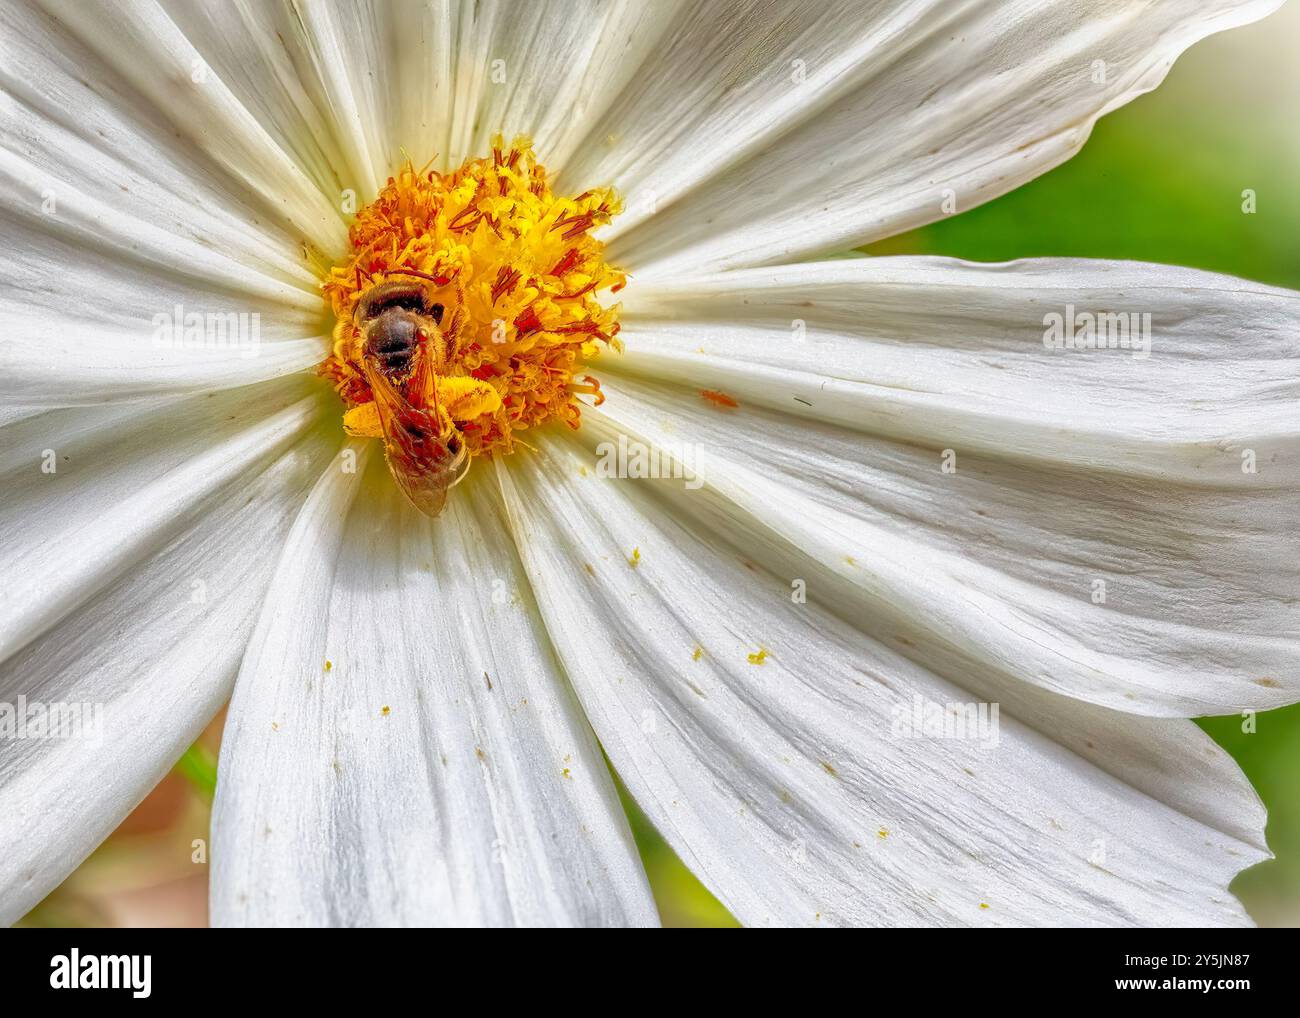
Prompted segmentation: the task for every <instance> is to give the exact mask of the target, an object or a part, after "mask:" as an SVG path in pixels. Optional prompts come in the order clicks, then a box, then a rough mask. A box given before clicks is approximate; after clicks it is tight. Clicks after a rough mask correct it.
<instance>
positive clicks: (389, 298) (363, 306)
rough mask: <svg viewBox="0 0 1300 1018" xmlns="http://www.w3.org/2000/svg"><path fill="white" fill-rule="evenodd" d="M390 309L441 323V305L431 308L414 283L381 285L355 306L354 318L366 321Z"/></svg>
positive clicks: (426, 298) (422, 290) (421, 288)
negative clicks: (430, 316)
mask: <svg viewBox="0 0 1300 1018" xmlns="http://www.w3.org/2000/svg"><path fill="white" fill-rule="evenodd" d="M390 308H401V309H402V310H404V311H414V312H415V313H416V314H422V315H432V317H433V320H434V321H435V322H441V321H442V305H440V304H434V305H432V307H431V306H430V304H429V297H428V294H426V293H425V292H424V288H423V287H421V286H419V285H418V284H415V283H397V282H388V283H381V284H380V285H379V286H377V287H375V288H374V289H373V290H371V291H370V292H369V293H367V294H366V295H365V297H363V298H362V299H361V303H360V304H358V305H357V311H356V318H357V320H358V321H362V322H364V321H368V320H369V319H371V318H377V317H378V316H379V315H380V314H382V313H383V312H384V311H387V310H388V309H390Z"/></svg>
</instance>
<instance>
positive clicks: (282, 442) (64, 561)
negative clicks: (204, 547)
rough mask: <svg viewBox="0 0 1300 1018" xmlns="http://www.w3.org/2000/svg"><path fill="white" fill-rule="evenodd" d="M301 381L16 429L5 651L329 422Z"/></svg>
mask: <svg viewBox="0 0 1300 1018" xmlns="http://www.w3.org/2000/svg"><path fill="white" fill-rule="evenodd" d="M322 388H323V387H322V386H321V385H319V384H318V383H308V382H307V381H306V380H299V379H293V380H288V381H284V382H276V383H271V384H268V385H264V386H251V387H248V388H245V389H241V390H235V391H233V392H227V393H219V394H213V395H210V396H207V397H195V398H192V399H188V400H184V401H180V402H171V403H166V404H154V405H141V406H128V407H113V408H107V409H95V410H85V409H77V410H64V411H55V412H52V413H48V414H42V415H39V416H36V417H30V418H27V419H26V420H23V421H19V422H18V423H16V424H11V425H10V426H9V427H7V428H5V429H4V439H5V444H4V452H3V456H2V457H0V476H3V483H4V491H5V499H4V506H3V509H2V510H0V522H2V523H3V528H4V533H5V543H4V547H3V550H0V569H2V571H3V573H4V575H5V576H6V581H5V583H4V584H3V585H0V657H3V656H5V655H7V654H9V653H12V652H13V651H14V650H16V649H17V648H19V647H21V646H23V645H24V644H26V643H28V642H30V641H31V640H33V639H35V638H36V637H37V636H39V635H41V634H42V633H43V632H45V631H46V630H47V629H48V628H49V627H50V626H52V625H53V624H54V623H56V622H58V621H59V620H60V619H61V618H63V617H64V616H65V615H67V614H68V613H69V612H70V611H72V610H73V609H75V608H76V607H78V606H79V605H81V604H83V603H85V602H86V601H87V600H88V599H90V598H91V597H93V596H95V595H96V594H97V593H98V592H99V591H100V590H101V589H103V588H104V587H106V586H107V585H108V584H110V583H112V582H113V581H115V580H116V579H118V578H119V577H120V576H123V575H125V574H126V573H127V572H129V571H130V570H131V569H132V568H136V567H138V566H139V564H140V563H141V562H144V561H147V560H148V558H149V557H150V556H152V555H154V554H156V553H157V552H158V551H159V550H161V549H162V548H164V547H166V546H167V544H168V543H169V542H171V541H172V540H174V539H175V538H176V536H177V535H178V534H181V533H183V532H184V531H186V530H187V529H189V528H190V527H192V526H194V525H195V523H196V521H197V519H198V517H199V516H200V515H201V514H202V513H203V512H205V511H206V508H205V507H206V505H207V503H208V502H209V500H210V499H212V498H214V497H216V495H217V494H218V493H219V492H221V491H223V490H225V489H226V488H227V487H228V486H229V485H231V484H238V483H240V479H241V478H244V477H247V476H250V472H252V473H254V474H255V473H256V472H258V471H260V470H261V469H264V468H265V466H266V464H268V463H269V462H271V461H273V460H274V459H276V458H277V457H279V456H280V455H281V454H282V453H283V452H284V450H286V449H287V448H289V447H290V446H291V445H293V444H294V443H295V442H296V441H297V440H298V439H299V438H300V437H301V436H302V435H303V434H304V432H306V431H307V430H308V429H309V428H311V427H312V426H313V425H314V424H315V423H316V422H317V421H318V420H319V419H320V416H319V415H320V412H321V405H322V399H321V397H322V392H321V389H322Z"/></svg>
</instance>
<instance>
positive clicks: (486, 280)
mask: <svg viewBox="0 0 1300 1018" xmlns="http://www.w3.org/2000/svg"><path fill="white" fill-rule="evenodd" d="M621 210H622V206H621V203H620V200H619V198H618V197H617V196H616V195H615V194H614V192H613V191H612V190H611V189H609V188H596V189H593V190H590V191H584V192H583V193H582V194H579V195H575V196H572V197H565V196H556V195H555V194H553V193H552V191H551V188H550V184H549V183H548V181H547V177H546V171H545V169H544V168H543V167H542V166H540V165H539V164H538V163H537V160H536V158H535V157H534V155H533V151H532V144H531V142H530V141H529V140H528V139H527V138H522V137H521V138H517V139H516V140H515V141H514V143H513V144H512V145H511V147H510V148H508V149H506V148H504V146H503V144H502V139H501V137H500V136H498V137H496V138H494V139H493V150H492V154H491V155H490V156H488V157H486V158H483V159H474V160H470V161H468V162H466V163H465V164H464V165H463V166H462V167H461V168H460V169H458V170H456V171H455V172H453V173H448V174H441V173H437V172H434V171H429V170H416V169H415V167H414V165H413V164H412V163H411V162H410V161H408V162H407V163H406V165H404V166H403V167H402V168H401V170H400V171H399V172H398V173H397V175H396V176H394V177H390V178H389V180H388V183H387V184H386V185H385V186H384V188H383V189H382V190H381V191H380V193H379V195H378V197H377V198H376V199H375V200H374V201H373V202H371V203H370V204H369V205H367V206H366V207H365V208H363V209H362V210H361V211H360V212H358V213H357V217H356V221H355V222H354V223H353V225H352V228H351V230H350V231H349V238H350V241H351V249H350V251H349V254H348V256H347V257H346V258H345V259H344V260H343V261H342V262H340V263H339V264H338V265H336V266H335V267H334V268H333V269H331V270H330V273H329V277H328V279H327V280H326V282H325V284H324V290H325V294H326V296H327V297H328V298H329V300H330V302H331V304H332V305H333V309H334V314H335V316H336V318H337V320H338V324H337V325H336V327H335V331H334V349H333V352H332V354H331V355H330V356H329V358H327V359H326V361H325V362H324V363H323V364H322V365H321V368H320V371H321V374H322V375H324V376H325V377H327V378H329V379H330V380H331V381H332V382H333V383H334V385H335V388H336V389H337V391H338V393H339V395H340V397H341V398H342V399H343V402H344V404H345V405H346V407H347V410H346V412H345V414H344V427H345V428H346V430H347V431H348V433H349V434H352V435H357V436H362V437H372V438H373V437H380V436H381V435H382V430H381V427H380V419H379V415H378V413H377V412H376V410H375V408H374V400H375V398H376V397H375V393H374V392H373V391H372V389H371V385H370V382H369V381H368V380H367V374H366V371H365V369H364V366H363V362H362V357H363V353H364V349H363V345H362V344H363V341H364V336H363V333H362V330H361V329H359V328H358V327H357V326H356V324H355V323H354V321H353V313H354V311H356V309H357V305H358V303H359V302H360V301H361V299H362V297H363V296H364V295H365V294H366V293H368V292H369V291H370V290H371V289H372V288H374V287H375V286H377V285H379V284H381V283H385V282H400V283H412V282H415V283H419V282H420V281H421V280H427V281H428V283H429V285H430V288H431V290H434V291H436V292H437V294H438V296H437V299H438V301H439V302H440V303H445V306H444V308H443V310H442V319H441V328H442V331H444V332H449V331H450V330H451V328H452V326H453V323H458V325H459V333H458V336H457V340H456V342H455V344H454V346H455V352H454V354H453V355H451V356H450V357H449V358H447V361H446V363H445V364H442V363H440V364H439V372H438V374H437V375H436V377H434V378H433V379H432V381H431V383H429V384H428V386H427V387H426V388H425V389H424V390H423V392H425V393H426V394H427V401H428V402H429V404H430V405H431V406H436V407H437V414H438V416H439V418H440V419H442V420H444V421H450V422H451V425H453V426H454V427H455V428H456V430H457V431H458V432H459V433H460V436H461V439H462V440H463V442H464V444H465V447H466V448H467V449H468V450H469V452H470V454H471V455H481V454H488V455H490V454H492V453H496V452H510V451H511V450H512V449H513V447H514V443H515V441H516V438H515V435H516V433H517V432H520V431H523V430H525V429H528V428H535V427H538V426H539V425H542V424H546V423H548V422H550V421H554V420H562V421H564V422H565V423H566V424H568V425H569V426H570V427H574V428H576V427H578V424H579V419H580V416H581V410H580V408H579V404H578V401H577V396H578V395H581V394H587V395H590V396H592V397H593V398H594V399H595V401H596V402H599V401H600V400H601V399H602V397H601V395H600V387H599V384H598V383H597V382H596V380H595V379H594V378H592V377H591V376H590V375H585V374H583V373H582V372H583V368H584V366H585V364H586V363H587V362H588V361H590V360H591V359H592V358H593V357H594V356H595V355H596V354H597V353H598V352H599V350H600V349H602V348H603V347H604V346H607V345H611V344H613V345H617V340H616V339H615V337H616V336H617V334H618V321H617V316H618V310H619V309H618V306H617V305H615V306H613V307H609V308H606V307H602V306H601V305H600V303H599V302H598V301H597V300H596V293H597V292H598V291H602V290H608V291H610V292H617V291H618V290H620V289H622V287H623V285H624V284H625V283H626V281H627V280H626V277H625V276H624V274H623V273H621V272H619V271H617V270H616V269H612V268H610V267H609V266H608V265H607V264H606V263H605V260H604V245H603V244H601V242H600V241H597V240H595V239H593V238H592V237H591V235H590V231H591V230H592V229H593V228H595V227H598V226H601V225H603V224H605V223H608V222H609V221H610V219H611V218H612V217H613V216H614V215H616V214H617V213H618V212H620V211H621ZM421 341H422V342H425V341H427V340H425V339H424V338H423V336H422V340H421ZM575 376H577V380H576V381H575Z"/></svg>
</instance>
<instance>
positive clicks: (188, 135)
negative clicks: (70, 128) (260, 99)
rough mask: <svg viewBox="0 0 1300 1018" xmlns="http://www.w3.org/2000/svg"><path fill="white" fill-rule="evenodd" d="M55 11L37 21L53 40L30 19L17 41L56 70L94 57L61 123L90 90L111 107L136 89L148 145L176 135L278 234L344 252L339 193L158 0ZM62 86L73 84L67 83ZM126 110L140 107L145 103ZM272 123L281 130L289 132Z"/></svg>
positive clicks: (60, 106)
mask: <svg viewBox="0 0 1300 1018" xmlns="http://www.w3.org/2000/svg"><path fill="white" fill-rule="evenodd" d="M49 6H50V8H51V10H52V11H54V12H55V16H56V18H57V20H51V18H49V17H48V16H45V15H41V16H39V20H40V21H41V22H42V23H43V24H44V26H45V28H44V31H45V33H47V34H45V35H43V37H41V38H39V39H32V38H31V32H30V31H29V30H28V29H27V25H28V24H29V22H30V19H28V18H26V17H24V31H23V32H22V34H21V35H18V36H17V38H16V43H17V45H18V46H19V47H31V48H33V49H36V50H39V51H41V52H53V53H55V54H59V55H60V56H59V57H56V58H55V59H54V60H52V64H54V65H55V66H58V62H59V60H60V59H62V60H67V59H69V58H71V59H73V60H86V62H87V64H88V66H87V68H86V69H85V70H84V71H83V72H82V76H83V79H84V80H85V81H86V83H87V86H88V87H86V86H83V88H81V89H72V90H71V94H63V95H58V94H57V92H56V93H55V99H54V102H53V105H54V106H55V108H56V109H57V110H58V111H59V115H60V116H61V117H62V118H63V119H67V118H68V117H69V115H70V113H71V111H72V110H73V109H75V106H74V103H75V102H77V101H78V100H79V99H80V97H81V96H83V95H84V94H85V92H87V91H88V92H92V93H93V92H96V91H98V92H100V93H106V94H108V95H109V96H112V97H113V99H112V100H110V104H113V105H120V104H119V103H118V102H117V99H116V97H117V96H119V95H122V94H124V93H126V94H130V93H132V92H134V93H135V94H136V95H137V96H139V97H142V98H143V99H144V101H145V102H146V103H147V104H148V106H147V110H148V113H147V114H144V116H146V117H147V121H149V122H151V123H152V129H151V130H150V131H149V132H148V133H141V135H140V138H141V141H142V142H144V143H146V144H148V143H149V142H151V141H153V140H154V139H155V138H157V137H160V136H161V135H162V133H163V132H172V133H175V134H176V135H178V136H179V137H180V138H181V139H183V142H184V144H185V145H187V146H192V150H196V151H197V153H199V154H201V156H202V158H204V159H206V160H208V161H209V162H210V163H211V164H212V165H213V166H215V167H216V168H217V169H219V170H220V172H221V174H222V175H223V176H225V178H226V179H227V181H228V182H229V188H230V189H231V190H233V191H234V192H235V193H236V194H238V195H239V196H240V197H241V198H242V199H243V200H244V201H245V202H246V203H252V204H253V205H254V206H255V207H258V208H259V209H260V210H261V214H262V215H263V216H265V217H267V218H268V219H269V220H270V223H271V224H272V228H274V229H275V230H277V231H281V232H282V233H289V234H291V235H293V237H294V239H295V242H294V244H293V247H294V248H295V249H296V248H297V247H298V246H299V243H298V241H300V240H301V239H305V240H306V241H307V242H308V243H309V244H311V245H312V246H314V247H315V248H317V249H318V250H319V251H322V252H325V253H327V254H330V255H333V254H336V253H337V252H339V251H340V250H342V248H343V245H344V244H345V242H346V230H345V227H344V223H343V217H342V210H341V208H340V206H339V204H338V199H337V197H336V195H335V194H330V193H327V192H326V191H324V190H322V184H323V183H324V182H322V181H320V180H313V179H312V177H311V176H310V175H309V173H308V172H307V171H305V170H304V169H303V167H302V166H301V165H299V163H298V161H297V160H296V158H295V157H294V155H293V154H292V153H293V151H294V145H292V144H289V143H287V142H282V141H281V139H280V138H278V137H276V136H274V135H273V134H272V133H271V131H270V130H268V125H263V124H262V123H260V122H259V121H258V119H257V117H256V116H255V115H254V114H253V113H252V112H250V110H249V109H248V108H247V107H246V106H245V105H244V104H243V103H241V101H240V98H239V96H238V95H237V94H236V93H235V91H234V90H232V88H231V87H230V86H229V85H227V84H226V82H225V81H223V80H222V78H221V77H220V76H219V75H218V74H217V73H216V71H215V70H214V69H213V68H212V67H211V66H209V64H208V62H207V61H206V60H205V58H204V54H203V53H202V52H200V51H199V50H198V49H196V47H195V45H194V43H193V42H191V41H190V40H189V39H188V38H186V36H185V34H184V33H183V32H182V31H181V29H180V28H179V27H178V26H177V24H176V22H174V21H173V20H172V19H171V18H170V17H169V16H168V15H167V13H166V12H165V11H164V10H163V9H162V8H161V7H159V6H158V5H157V4H156V3H154V2H152V0H133V2H127V3H122V4H114V5H112V6H111V7H109V6H99V5H95V4H82V3H77V2H75V0H71V2H67V0H50V2H49ZM267 41H269V40H267ZM242 52H243V53H244V54H245V55H246V57H247V59H249V60H260V59H261V57H260V56H258V55H257V53H258V50H257V48H256V47H255V46H254V45H253V44H252V42H251V40H247V39H246V40H244V47H243V50H242ZM56 84H57V86H58V88H59V89H63V88H64V87H65V86H64V84H63V82H62V78H59V79H58V80H57V82H56ZM87 101H90V100H87ZM128 108H129V109H132V110H135V109H138V108H139V102H138V100H135V102H134V104H133V105H132V106H130V107H128ZM79 115H80V114H79ZM269 126H270V127H271V128H272V129H275V130H277V132H278V131H279V130H280V129H282V127H283V125H282V124H281V125H275V124H272V125H269ZM154 147H156V146H152V145H151V146H149V148H150V149H152V148H154Z"/></svg>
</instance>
